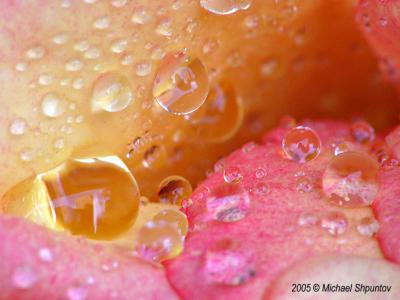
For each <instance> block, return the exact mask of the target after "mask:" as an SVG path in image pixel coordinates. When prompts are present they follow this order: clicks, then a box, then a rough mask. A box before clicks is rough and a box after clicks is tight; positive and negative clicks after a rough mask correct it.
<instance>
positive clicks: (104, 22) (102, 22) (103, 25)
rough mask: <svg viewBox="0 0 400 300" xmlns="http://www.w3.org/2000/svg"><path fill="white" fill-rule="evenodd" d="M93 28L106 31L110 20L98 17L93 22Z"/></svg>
mask: <svg viewBox="0 0 400 300" xmlns="http://www.w3.org/2000/svg"><path fill="white" fill-rule="evenodd" d="M93 27H94V28H95V29H99V30H104V29H107V28H108V27H110V20H109V19H108V17H106V16H103V17H100V18H98V19H96V20H95V21H94V22H93Z"/></svg>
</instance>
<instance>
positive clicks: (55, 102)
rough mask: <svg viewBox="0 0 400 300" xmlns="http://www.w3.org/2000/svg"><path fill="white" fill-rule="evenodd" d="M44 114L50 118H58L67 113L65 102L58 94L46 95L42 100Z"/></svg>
mask: <svg viewBox="0 0 400 300" xmlns="http://www.w3.org/2000/svg"><path fill="white" fill-rule="evenodd" d="M41 108H42V113H43V114H44V115H45V116H47V117H49V118H57V117H59V116H61V115H62V114H63V113H64V112H65V102H64V100H63V99H62V98H60V97H59V96H58V95H57V94H53V93H50V94H46V95H45V96H44V97H43V99H42V104H41Z"/></svg>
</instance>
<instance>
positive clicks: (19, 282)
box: [12, 266, 38, 289]
mask: <svg viewBox="0 0 400 300" xmlns="http://www.w3.org/2000/svg"><path fill="white" fill-rule="evenodd" d="M36 274H37V273H36V272H35V271H34V270H32V268H30V267H28V266H20V267H17V268H16V269H15V270H14V273H13V275H12V282H13V284H14V286H15V287H16V288H18V289H28V288H30V287H32V286H33V285H34V284H35V283H36V282H37V280H38V278H37V275H36Z"/></svg>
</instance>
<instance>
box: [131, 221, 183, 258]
mask: <svg viewBox="0 0 400 300" xmlns="http://www.w3.org/2000/svg"><path fill="white" fill-rule="evenodd" d="M135 249H136V252H137V254H138V255H139V256H141V257H142V258H144V259H146V260H150V261H157V262H159V261H162V260H165V259H169V258H173V257H175V256H177V255H179V254H180V253H181V252H182V250H183V239H182V236H181V233H180V232H179V230H178V228H176V227H175V226H173V225H171V224H168V223H167V222H164V221H150V222H148V223H146V224H145V225H144V226H143V227H142V228H141V229H140V230H139V233H138V236H137V239H136V247H135Z"/></svg>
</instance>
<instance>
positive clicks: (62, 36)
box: [52, 33, 68, 45]
mask: <svg viewBox="0 0 400 300" xmlns="http://www.w3.org/2000/svg"><path fill="white" fill-rule="evenodd" d="M52 41H53V43H54V44H56V45H64V44H65V43H66V42H68V35H67V34H66V33H59V34H57V35H55V36H53V38H52Z"/></svg>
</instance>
